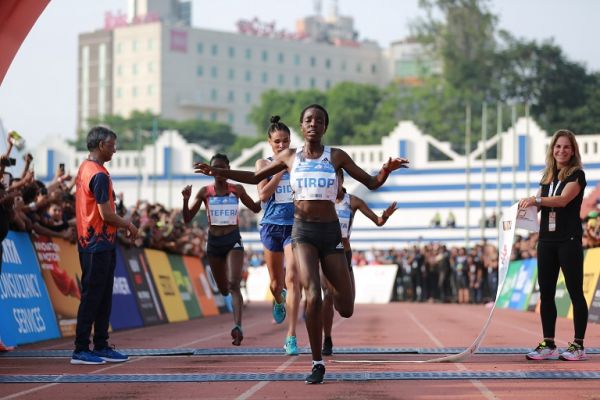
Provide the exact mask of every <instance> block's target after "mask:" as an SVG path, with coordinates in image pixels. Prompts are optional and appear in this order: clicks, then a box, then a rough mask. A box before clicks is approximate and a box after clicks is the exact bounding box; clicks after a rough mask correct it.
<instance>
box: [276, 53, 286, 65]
mask: <svg viewBox="0 0 600 400" xmlns="http://www.w3.org/2000/svg"><path fill="white" fill-rule="evenodd" d="M277 61H278V62H279V64H283V63H284V62H285V56H284V55H283V53H279V54H278V55H277Z"/></svg>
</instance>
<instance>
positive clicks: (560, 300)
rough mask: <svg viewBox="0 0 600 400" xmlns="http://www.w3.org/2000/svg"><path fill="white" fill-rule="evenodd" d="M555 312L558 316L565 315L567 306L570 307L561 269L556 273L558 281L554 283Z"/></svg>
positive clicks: (567, 311) (567, 312) (567, 310)
mask: <svg viewBox="0 0 600 400" xmlns="http://www.w3.org/2000/svg"><path fill="white" fill-rule="evenodd" d="M555 301H556V312H557V314H558V316H559V317H566V316H567V315H568V314H569V308H571V298H570V297H569V292H568V291H567V285H566V284H565V277H564V276H563V273H562V271H560V274H559V275H558V283H557V284H556V297H555Z"/></svg>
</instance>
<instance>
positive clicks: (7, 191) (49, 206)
mask: <svg viewBox="0 0 600 400" xmlns="http://www.w3.org/2000/svg"><path fill="white" fill-rule="evenodd" d="M12 149H13V142H12V141H11V138H10V136H9V139H8V146H7V150H6V152H5V154H3V155H1V156H0V161H1V163H0V164H1V165H0V172H1V173H2V183H0V239H1V240H3V239H4V238H5V237H6V234H7V233H8V230H14V231H21V232H30V233H32V234H34V235H44V236H50V237H59V238H62V239H65V240H68V241H71V242H72V243H75V240H76V233H75V196H74V186H75V182H74V176H72V175H71V174H70V173H69V172H68V171H65V169H64V168H61V167H60V166H59V168H57V171H56V174H55V176H54V178H53V179H52V181H50V182H47V183H44V182H42V181H40V180H37V179H36V178H35V174H34V171H33V169H32V168H31V165H32V162H33V157H32V156H31V154H26V155H25V156H24V157H23V163H24V167H23V169H22V172H21V174H20V175H18V176H17V175H14V174H13V171H12V170H13V169H14V166H15V164H16V162H15V161H16V160H15V159H14V158H11V151H12ZM116 198H117V213H118V214H119V215H121V216H124V217H127V218H131V219H132V222H133V223H134V224H135V225H136V226H139V231H140V235H139V237H138V238H136V239H135V240H134V241H131V240H130V239H128V238H127V236H126V234H125V233H126V232H125V231H123V232H119V234H118V238H119V240H120V242H121V244H123V245H125V246H137V247H145V248H152V249H158V250H164V251H166V252H169V253H176V254H183V255H193V256H197V257H201V258H203V257H204V249H205V245H206V227H207V223H206V216H205V215H204V213H199V214H198V215H197V217H196V218H195V219H194V220H193V221H192V222H191V223H190V224H184V222H183V218H182V214H181V210H179V209H172V210H169V209H168V208H167V207H165V206H164V205H162V204H160V203H150V202H148V201H142V200H140V201H138V202H137V203H136V204H135V205H133V206H131V207H126V206H125V203H124V200H125V199H124V198H123V195H122V194H119V195H118V196H116ZM437 220H439V214H438V215H437V218H436V222H437ZM450 220H451V222H450V224H449V226H450V227H452V226H454V224H455V220H454V216H453V215H451V216H450ZM432 223H433V222H432ZM494 224H495V221H494ZM582 224H584V238H583V243H584V247H586V248H590V247H598V246H600V214H599V213H598V211H592V212H590V213H589V214H588V216H587V217H586V219H585V220H584V221H582ZM434 225H437V224H434ZM437 226H439V225H437ZM240 228H241V230H242V231H253V230H257V220H256V216H255V215H254V214H252V213H250V212H247V210H242V211H241V214H240ZM536 245H537V234H530V235H529V236H528V237H517V239H516V241H515V243H514V247H513V252H512V259H526V258H534V257H536ZM497 253H498V252H497V249H496V247H495V246H493V245H491V244H487V243H481V244H476V245H475V246H473V247H472V248H464V247H447V246H445V245H444V244H439V243H430V244H420V245H414V246H412V247H407V248H404V249H388V250H375V249H373V250H368V251H354V252H353V258H352V264H353V265H354V266H355V267H357V268H361V267H367V266H370V265H381V264H397V265H398V266H399V267H400V268H399V269H398V271H399V272H398V277H397V285H396V286H397V290H396V295H395V297H396V300H408V301H439V302H459V303H481V302H487V301H491V300H494V298H495V293H496V288H497V285H498V254H497ZM246 265H247V266H250V267H254V266H260V265H264V260H263V255H262V248H255V249H250V248H248V251H247V252H246Z"/></svg>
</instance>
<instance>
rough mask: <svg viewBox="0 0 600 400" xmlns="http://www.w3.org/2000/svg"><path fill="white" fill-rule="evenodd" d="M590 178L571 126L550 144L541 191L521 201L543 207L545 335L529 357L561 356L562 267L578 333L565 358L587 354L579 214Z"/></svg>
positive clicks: (540, 277) (541, 246) (542, 313)
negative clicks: (558, 329) (558, 345)
mask: <svg viewBox="0 0 600 400" xmlns="http://www.w3.org/2000/svg"><path fill="white" fill-rule="evenodd" d="M586 184H587V183H586V180H585V173H584V172H583V169H582V164H581V156H580V155H579V146H578V145H577V141H576V140H575V135H574V134H573V133H572V132H570V131H568V130H566V129H561V130H558V131H557V132H556V133H555V134H554V136H553V137H552V140H551V141H550V146H549V147H548V151H547V154H546V167H545V169H544V171H543V175H542V180H541V182H540V189H539V190H538V193H537V195H536V196H534V197H528V198H525V199H521V200H520V201H519V207H520V208H525V207H529V206H532V205H535V206H537V207H538V208H539V209H541V211H542V214H541V221H540V237H539V242H538V248H537V253H538V283H539V285H540V316H541V319H542V329H543V332H544V340H543V341H542V342H541V343H540V344H539V345H538V347H536V348H535V349H534V350H533V351H532V352H530V353H528V354H527V355H526V357H527V359H529V360H545V359H556V358H559V353H558V349H557V348H556V344H555V342H554V331H555V325H556V304H555V302H554V296H555V294H556V281H557V280H558V274H559V271H560V270H561V269H562V272H563V275H564V278H565V284H566V286H567V290H568V291H569V296H570V297H571V303H572V304H573V323H574V325H575V339H574V340H573V343H569V348H568V349H567V350H566V351H564V352H563V353H562V354H560V359H562V360H565V361H581V360H585V359H586V354H585V349H584V347H583V338H584V336H585V329H586V327H587V319H588V307H587V302H586V300H585V297H584V294H583V247H582V243H581V238H582V235H583V229H582V226H581V220H580V218H579V212H580V209H581V202H582V200H583V191H584V189H585V186H586Z"/></svg>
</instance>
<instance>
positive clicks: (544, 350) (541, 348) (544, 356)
mask: <svg viewBox="0 0 600 400" xmlns="http://www.w3.org/2000/svg"><path fill="white" fill-rule="evenodd" d="M525 358H527V359H528V360H534V361H540V360H558V348H557V347H554V348H551V347H549V346H548V345H547V344H546V341H545V340H544V341H541V342H540V344H538V346H537V347H536V348H535V349H534V350H533V351H530V352H529V353H527V354H526V355H525Z"/></svg>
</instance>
